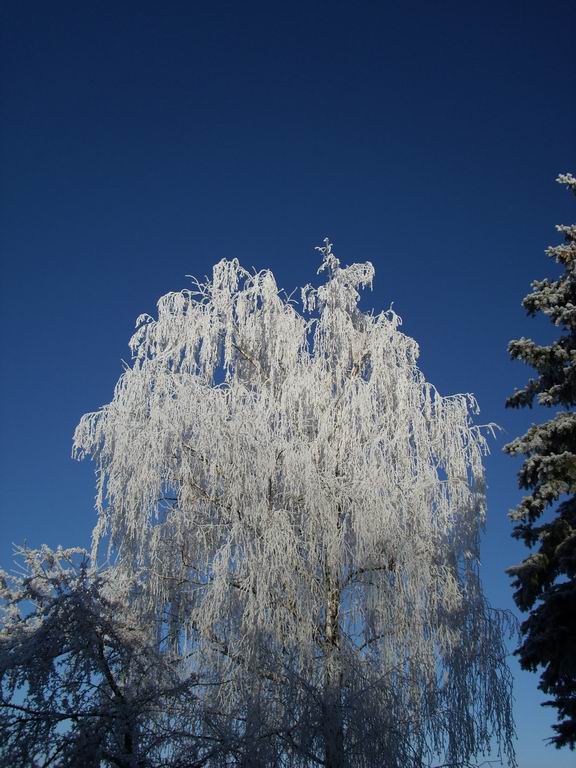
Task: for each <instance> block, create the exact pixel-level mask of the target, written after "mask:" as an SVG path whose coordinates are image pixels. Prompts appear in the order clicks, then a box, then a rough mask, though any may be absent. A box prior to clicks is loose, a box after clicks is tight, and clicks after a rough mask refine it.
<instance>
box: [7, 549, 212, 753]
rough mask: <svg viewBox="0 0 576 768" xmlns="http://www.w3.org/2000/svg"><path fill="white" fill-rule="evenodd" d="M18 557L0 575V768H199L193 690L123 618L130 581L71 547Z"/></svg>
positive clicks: (151, 638)
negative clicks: (16, 564) (11, 570)
mask: <svg viewBox="0 0 576 768" xmlns="http://www.w3.org/2000/svg"><path fill="white" fill-rule="evenodd" d="M18 554H19V556H20V558H21V560H22V561H23V565H22V567H21V568H20V571H19V572H17V573H16V574H14V575H9V574H7V573H5V572H0V597H1V598H2V602H3V615H2V622H1V627H0V694H1V700H0V766H2V768H15V767H16V766H19V768H48V766H52V767H55V766H59V767H60V768H101V767H103V766H109V767H110V768H111V767H112V766H115V767H116V768H160V766H162V768H190V767H191V766H193V765H194V764H195V763H196V765H198V766H200V765H202V764H203V763H202V762H201V759H202V757H203V756H209V755H211V754H213V753H214V751H215V743H214V742H213V741H212V742H209V741H207V740H206V739H205V738H199V734H200V729H199V728H198V727H197V722H196V720H195V718H196V717H197V713H198V711H199V710H198V706H197V705H196V703H195V702H196V701H197V699H198V692H199V689H200V687H201V686H200V682H201V681H199V680H198V679H197V678H194V677H192V676H190V675H185V674H182V669H181V661H180V659H175V658H174V657H173V656H171V655H170V654H167V653H161V652H159V649H158V643H157V638H156V637H155V631H154V622H146V621H144V620H143V619H144V617H143V616H142V615H141V614H139V615H137V614H136V613H135V612H134V611H133V610H132V609H131V603H132V601H133V600H134V598H135V597H137V593H138V589H139V587H138V583H137V580H136V579H134V578H127V574H126V572H125V571H124V572H120V571H119V572H116V571H115V570H114V569H107V570H99V569H96V568H94V567H93V566H91V564H90V561H89V558H88V557H87V555H86V553H85V552H84V551H83V550H81V549H66V550H64V549H58V550H55V551H53V550H50V549H49V548H48V547H42V548H41V549H39V550H30V549H21V550H19V552H18ZM151 630H152V631H151ZM205 732H206V733H207V731H206V729H205ZM219 749H220V745H217V747H216V751H217V750H219Z"/></svg>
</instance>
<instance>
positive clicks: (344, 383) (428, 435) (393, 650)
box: [75, 241, 513, 768]
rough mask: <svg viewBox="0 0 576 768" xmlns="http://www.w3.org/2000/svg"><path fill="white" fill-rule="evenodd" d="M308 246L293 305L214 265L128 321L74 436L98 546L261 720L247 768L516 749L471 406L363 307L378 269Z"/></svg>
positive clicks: (392, 322) (235, 708) (227, 709)
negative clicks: (432, 379)
mask: <svg viewBox="0 0 576 768" xmlns="http://www.w3.org/2000/svg"><path fill="white" fill-rule="evenodd" d="M320 250H321V252H322V256H323V262H322V266H321V268H320V270H319V271H320V272H322V273H323V274H324V276H325V278H326V279H325V282H324V283H323V284H322V285H321V286H320V287H319V288H316V289H315V288H312V287H310V286H308V287H307V288H305V289H304V290H303V292H302V304H303V310H302V312H300V311H298V309H297V306H296V303H295V302H293V301H292V300H290V299H288V298H286V297H285V296H284V295H283V294H282V292H280V291H279V290H278V287H277V285H276V282H275V280H274V276H273V275H272V273H271V272H270V271H268V270H264V271H261V272H258V273H255V274H253V273H250V272H247V271H246V270H244V269H243V268H242V267H241V266H240V265H239V264H238V262H237V261H236V260H232V261H225V260H224V261H221V262H220V263H218V264H217V265H216V266H215V267H214V273H213V278H212V280H211V281H209V282H205V283H198V282H195V284H194V289H193V290H184V291H181V292H178V293H169V294H167V295H166V296H164V297H162V298H161V299H160V301H159V303H158V319H157V320H154V319H152V318H151V317H149V316H141V317H140V318H139V320H138V324H137V330H136V333H135V335H134V337H133V338H132V341H131V349H132V352H133V364H132V366H131V367H130V368H127V370H126V371H125V372H124V373H123V375H122V376H121V378H120V380H119V382H118V385H117V387H116V391H115V394H114V399H113V401H112V402H111V403H110V404H109V405H107V406H106V407H104V408H103V409H102V410H100V411H98V412H96V413H91V414H88V415H86V416H85V417H84V418H83V419H82V421H81V423H80V425H79V426H78V429H77V431H76V435H75V450H76V453H77V455H78V456H84V455H85V454H90V455H91V456H92V457H93V459H94V460H95V462H96V464H97V467H98V496H97V508H98V514H99V521H98V525H97V527H96V529H95V532H94V547H95V550H98V548H100V547H101V545H102V544H103V543H105V545H106V546H107V547H108V550H109V552H110V553H113V554H114V555H115V556H117V557H118V558H119V561H120V563H124V564H125V566H126V567H132V566H133V565H134V564H135V563H136V564H138V566H139V567H144V568H145V569H146V571H147V573H148V581H147V598H146V599H147V601H148V604H147V606H146V608H147V610H149V609H150V606H154V607H155V608H156V610H157V612H158V615H159V616H162V617H163V618H162V621H163V622H164V624H165V625H166V626H169V627H171V628H172V634H171V637H172V641H173V643H174V644H175V645H176V646H177V647H178V651H179V652H180V653H181V654H182V655H183V656H186V658H187V663H188V664H189V665H190V667H191V668H193V669H195V670H199V669H202V670H204V671H205V672H206V671H209V672H210V673H211V674H212V676H213V678H212V679H213V680H214V683H215V684H214V685H213V686H211V687H210V688H207V689H206V694H205V696H206V700H207V701H208V700H210V701H211V702H212V705H214V702H215V701H217V702H218V703H219V706H220V710H221V711H222V712H224V713H228V715H229V716H230V717H228V716H227V715H224V716H223V717H224V719H225V720H226V728H228V729H232V731H233V732H234V733H240V732H241V733H242V734H243V735H244V736H246V734H252V735H253V746H252V758H251V760H252V762H251V763H250V764H251V765H278V766H280V765H290V766H300V765H301V766H308V765H314V764H316V763H318V764H324V765H326V766H328V767H329V768H334V767H336V766H344V765H351V766H370V767H373V766H376V765H386V766H389V767H390V768H392V767H393V766H425V765H429V764H430V765H431V764H433V761H434V760H435V756H436V755H438V754H440V755H445V756H446V759H447V760H448V761H449V762H450V763H451V764H460V763H463V762H464V761H466V760H469V759H470V758H472V757H473V756H474V755H477V754H479V753H481V752H482V751H484V750H487V749H489V748H490V746H491V745H492V746H493V745H494V743H497V744H499V745H500V747H501V748H502V749H503V750H504V751H505V752H506V754H507V755H508V757H509V758H511V759H512V760H513V758H512V757H511V736H512V723H511V711H510V678H509V673H508V671H507V668H506V665H505V661H504V655H505V650H504V646H503V640H502V635H503V632H504V629H505V628H504V626H503V624H504V622H503V620H502V618H501V617H499V615H497V614H496V613H495V612H492V611H491V610H490V609H489V608H488V606H487V605H486V602H485V599H484V597H483V595H482V592H481V588H480V584H479V581H478V539H479V530H480V528H481V526H482V521H483V517H484V494H483V470H482V456H483V454H484V453H485V451H486V443H485V439H484V437H483V435H482V433H481V432H480V430H479V429H478V427H476V426H474V425H473V424H472V422H471V418H470V414H471V413H474V412H475V411H476V404H475V401H474V400H473V398H472V397H470V396H467V395H456V396H452V397H441V396H440V395H439V394H438V392H437V391H436V390H435V389H434V387H433V386H431V385H430V384H428V383H427V382H426V381H425V380H424V377H423V376H422V374H421V372H420V371H419V369H418V367H417V364H416V361H417V357H418V346H417V344H416V342H415V341H414V340H413V339H411V338H409V337H407V336H405V335H404V334H403V333H402V332H401V331H400V330H399V326H400V319H399V318H398V316H397V315H395V314H394V312H392V311H391V310H390V311H388V312H384V313H382V314H378V315H372V314H366V313H363V312H362V311H360V309H359V308H358V300H359V292H358V291H359V289H360V288H362V287H364V286H368V285H370V284H371V281H372V278H373V275H374V270H373V267H372V265H371V264H370V263H366V264H353V265H352V266H349V267H346V268H343V267H341V266H340V263H339V261H338V259H336V257H335V256H334V254H333V253H332V249H331V245H330V243H329V242H328V241H325V246H324V247H323V248H321V249H320ZM223 722H224V721H223ZM222 727H223V728H224V725H223V726H222ZM256 745H258V747H257V748H256ZM237 759H238V761H239V762H238V764H244V763H242V759H243V758H241V757H240V756H239V757H237ZM254 761H255V762H254ZM216 764H217V763H214V765H216Z"/></svg>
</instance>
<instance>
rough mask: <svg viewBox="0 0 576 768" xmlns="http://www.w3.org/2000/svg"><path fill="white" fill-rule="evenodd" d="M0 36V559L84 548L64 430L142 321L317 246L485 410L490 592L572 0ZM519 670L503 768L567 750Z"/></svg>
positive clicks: (442, 376) (124, 15) (547, 225)
mask: <svg viewBox="0 0 576 768" xmlns="http://www.w3.org/2000/svg"><path fill="white" fill-rule="evenodd" d="M0 28H1V32H0V34H1V39H0V57H1V58H0V61H1V88H2V96H1V110H2V114H1V115H0V151H1V158H0V162H1V168H2V174H1V180H0V185H1V186H0V195H1V201H0V202H1V208H0V248H1V253H2V281H1V291H2V293H1V298H0V312H1V323H0V329H1V333H2V377H1V379H0V387H1V398H0V406H1V409H2V414H1V424H2V438H1V472H2V478H1V489H0V493H1V497H0V501H1V515H2V532H3V536H2V540H1V543H0V562H1V563H2V564H3V565H4V566H6V565H8V564H9V562H10V559H11V547H12V542H15V543H22V542H23V541H27V542H28V543H29V544H30V545H34V546H35V545H38V544H40V543H42V542H47V543H49V544H52V545H54V544H57V543H62V544H67V545H71V544H77V543H87V542H88V539H89V534H90V531H91V528H92V525H93V523H94V512H93V509H92V504H93V496H94V483H93V475H92V467H91V466H90V465H89V464H87V463H86V464H77V463H75V462H74V461H72V459H71V458H70V448H71V435H72V431H73V429H74V426H75V424H76V423H77V421H78V419H79V418H80V416H81V415H82V414H83V413H84V412H85V411H88V410H94V409H96V408H98V407H99V406H100V405H102V404H103V403H105V402H107V401H108V400H109V399H110V398H111V396H112V389H113V386H114V383H115V381H116V379H117V377H118V375H119V373H120V371H121V359H127V358H128V355H129V351H128V348H127V342H128V339H129V337H130V335H131V332H132V329H133V324H134V320H135V318H136V317H137V316H138V315H139V314H140V313H141V312H150V313H153V311H154V306H155V302H156V300H157V299H158V297H159V296H160V295H162V294H163V293H165V292H166V291H168V290H175V289H179V288H183V287H186V285H187V280H186V277H185V275H187V274H195V275H198V276H202V275H204V274H206V273H209V272H210V269H211V266H212V264H213V263H214V262H216V261H218V260H219V259H221V258H222V257H237V258H239V259H240V261H241V262H242V263H243V264H244V265H246V266H255V267H258V268H262V267H266V266H268V267H271V268H272V269H273V270H274V272H275V273H276V275H277V278H278V281H279V283H280V284H281V285H282V286H283V287H285V288H287V289H291V288H293V287H295V286H299V285H303V284H305V283H307V282H309V281H311V280H313V278H314V275H315V272H316V269H317V265H318V257H317V254H316V253H315V251H314V250H313V247H314V246H315V245H318V244H320V243H321V241H322V238H323V237H324V236H325V235H329V236H330V238H331V239H332V240H333V242H334V244H335V246H334V249H335V252H336V253H337V255H338V256H339V257H340V259H341V260H342V261H344V262H346V263H350V262H352V261H364V260H370V261H372V262H373V263H374V265H375V267H376V281H375V286H374V291H373V292H372V293H369V294H367V296H366V298H365V301H364V304H365V306H367V307H370V306H373V307H374V308H375V309H380V308H387V307H388V306H389V304H390V302H391V301H394V308H395V310H396V311H397V312H398V313H399V314H400V315H401V316H402V317H403V318H404V330H405V331H406V332H407V333H409V334H410V335H411V336H413V337H415V338H416V339H417V341H418V342H419V344H420V347H421V366H422V369H423V371H424V373H425V374H426V376H427V378H428V379H429V380H430V381H432V382H433V383H434V384H435V385H436V386H437V387H438V389H439V390H440V391H441V392H442V393H444V394H448V393H453V392H464V391H471V392H474V393H475V394H476V396H477V398H478V400H479V402H480V406H481V409H482V413H481V420H482V421H483V422H496V423H498V424H499V425H500V426H501V427H502V433H501V434H500V435H499V436H498V437H497V439H495V440H494V441H493V442H492V455H491V456H490V457H489V459H488V460H487V479H488V484H489V513H488V524H487V532H486V536H485V540H484V549H483V577H484V582H485V585H486V590H487V593H488V595H489V597H490V599H491V600H492V602H493V603H494V604H496V605H497V606H499V607H512V601H511V590H510V588H509V583H508V578H507V577H506V575H505V574H504V568H505V567H506V566H508V565H510V564H512V563H514V562H516V561H518V560H519V559H520V558H521V557H523V556H524V550H523V549H522V547H521V546H520V545H519V544H517V543H515V542H514V541H513V540H512V539H511V538H510V530H511V526H510V523H509V521H508V519H507V516H506V513H507V511H508V509H509V508H510V507H511V506H513V505H514V503H515V502H516V500H517V499H518V498H519V493H518V490H517V487H516V479H515V471H516V469H517V464H515V463H514V461H513V460H512V459H510V458H509V457H507V456H505V455H504V454H503V453H502V450H501V449H502V446H503V445H504V444H505V442H507V441H508V440H511V439H512V438H513V437H514V436H516V435H517V434H519V433H521V432H522V431H524V429H525V428H526V427H527V426H528V425H529V424H530V423H531V421H533V420H540V419H542V418H544V417H545V416H546V415H547V414H542V413H539V412H537V411H534V412H526V413H524V412H518V411H506V410H505V409H504V407H503V403H504V400H505V398H506V396H507V395H508V394H509V393H511V392H512V390H513V388H514V386H519V385H521V384H522V383H523V382H524V381H525V379H526V378H527V377H528V375H529V370H528V369H525V368H523V366H522V365H520V364H518V363H515V364H513V363H511V362H509V360H508V357H507V353H506V345H507V342H508V341H509V339H511V338H515V337H518V336H521V335H523V334H525V335H535V336H536V337H538V338H539V339H547V338H550V331H549V329H548V328H547V327H546V325H545V324H544V323H541V322H539V321H535V320H529V319H527V318H526V317H525V314H524V312H523V310H522V308H521V307H520V301H521V299H522V297H523V296H524V295H525V293H526V292H527V291H528V290H529V284H530V281H531V280H533V279H535V278H538V277H543V276H545V275H546V274H551V273H553V272H554V267H553V265H552V264H551V263H548V260H547V259H546V257H545V255H544V248H545V247H546V246H547V245H549V244H552V243H556V242H558V237H557V235H556V233H555V231H554V225H555V224H557V223H571V222H573V221H574V218H575V212H574V205H573V202H572V199H571V198H570V196H569V195H568V193H567V192H565V191H564V190H563V188H561V187H560V186H559V185H557V184H555V183H554V179H555V177H556V175H557V174H558V173H559V172H565V171H572V172H575V173H576V162H575V161H576V157H575V149H576V134H575V132H574V123H575V117H576V106H575V100H574V93H575V92H576V54H575V47H574V42H573V41H574V32H575V30H576V6H574V3H573V2H568V1H563V0H559V1H557V2H556V1H554V0H552V1H551V2H549V3H547V4H544V3H542V2H498V3H496V2H486V3H482V4H480V3H475V4H471V3H461V2H439V3H426V2H403V3H391V2H374V3H369V2H358V3H342V2H336V1H335V0H332V2H329V3H328V2H312V1H309V2H306V3H301V2H293V3H284V4H275V3H252V2H245V3H237V2H227V3H226V2H219V1H218V0H216V1H213V2H210V3H200V2H165V3H152V2H147V1H146V0H140V2H138V3H130V2H123V3H111V2H100V3H91V4H88V3H71V2H69V3H67V2H56V3H44V2H43V3H40V2H36V3H34V2H28V1H27V0H21V1H20V2H18V3H11V4H4V7H3V9H2V19H1V24H0ZM514 671H515V678H516V698H517V704H516V717H517V726H518V746H517V750H518V757H519V764H520V766H521V768H540V766H542V765H544V764H546V765H549V766H552V767H553V768H567V766H569V765H570V766H571V765H573V760H574V755H573V754H571V753H570V752H567V751H562V752H557V751H555V750H553V749H551V748H548V747H545V746H544V739H545V738H547V737H548V736H549V735H550V732H549V723H550V722H551V720H552V718H553V713H551V712H547V711H546V710H543V709H542V708H541V707H540V706H539V701H540V698H539V695H538V693H537V691H536V686H537V678H536V676H534V675H529V674H527V673H521V672H519V671H518V669H517V667H516V666H515V665H514Z"/></svg>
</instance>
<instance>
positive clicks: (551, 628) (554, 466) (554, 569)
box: [505, 174, 576, 749]
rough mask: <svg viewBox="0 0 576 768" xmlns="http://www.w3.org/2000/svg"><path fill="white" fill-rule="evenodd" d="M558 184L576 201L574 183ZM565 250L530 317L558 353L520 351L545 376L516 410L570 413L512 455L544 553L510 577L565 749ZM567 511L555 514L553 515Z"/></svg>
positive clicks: (570, 336) (569, 497)
mask: <svg viewBox="0 0 576 768" xmlns="http://www.w3.org/2000/svg"><path fill="white" fill-rule="evenodd" d="M557 181H558V182H559V183H561V184H564V185H566V187H567V188H568V189H569V190H571V191H572V192H573V193H574V194H576V178H574V176H572V175H571V174H565V175H561V176H559V177H558V179H557ZM557 230H558V231H559V232H561V233H562V234H563V235H564V238H565V243H563V244H562V245H557V246H554V247H551V248H548V249H547V251H546V253H547V254H548V255H549V256H551V257H553V258H554V259H555V260H556V261H557V262H558V263H559V264H561V265H562V267H563V269H564V271H563V273H562V275H561V276H560V277H559V278H558V279H556V280H549V279H544V280H537V281H535V282H534V283H533V284H532V292H531V293H530V294H529V295H528V296H526V298H525V299H524V301H523V306H524V307H525V308H526V310H527V311H528V314H529V315H530V316H534V315H536V313H537V312H542V313H543V314H545V315H546V316H547V317H549V318H550V320H551V321H552V322H553V323H554V325H556V326H558V327H559V328H560V329H561V334H560V337H559V338H558V339H557V340H556V341H554V343H552V344H550V345H539V344H536V343H535V342H534V341H532V340H531V339H525V338H521V339H517V340H515V341H511V342H510V345H509V347H508V349H509V352H510V356H511V357H512V359H514V360H522V361H523V362H525V363H528V364H529V365H531V366H532V367H533V368H534V369H535V370H536V373H537V376H536V377H535V378H531V379H530V380H529V381H528V383H527V384H526V386H525V387H523V388H522V389H520V390H517V391H516V392H515V393H514V394H513V395H512V396H511V397H510V398H509V399H508V401H507V403H506V404H507V406H508V407H511V408H518V407H523V406H529V407H532V405H533V403H534V401H536V403H538V404H539V405H544V406H547V407H553V406H557V407H560V408H562V410H561V411H560V412H559V413H557V414H556V415H555V416H554V417H553V418H552V419H550V420H549V421H546V422H545V423H544V424H538V425H533V426H531V427H530V429H529V430H528V431H527V432H526V434H525V435H524V436H523V437H520V438H518V439H516V440H514V441H513V442H512V443H510V444H509V445H507V446H506V449H505V450H506V451H507V452H508V453H510V454H512V455H517V454H523V455H524V456H526V460H525V461H524V464H523V465H522V468H521V470H520V473H519V476H518V480H519V485H520V487H521V488H524V489H526V490H529V491H530V495H528V496H525V497H524V498H523V499H522V501H521V502H520V504H519V505H518V507H517V508H516V509H515V510H513V511H512V512H511V517H512V519H513V520H514V521H515V527H514V533H513V535H514V536H515V537H516V538H517V539H521V540H522V541H524V542H525V544H526V545H527V546H528V547H530V548H534V551H533V552H532V553H531V554H530V555H529V556H528V557H527V558H526V559H525V560H524V561H523V562H522V563H520V564H519V565H516V566H514V567H512V568H509V569H508V573H509V574H510V575H511V576H512V577H513V579H514V581H513V584H514V587H515V593H514V599H515V601H516V604H517V605H518V607H519V608H521V609H522V610H523V611H529V612H530V615H529V617H528V619H526V621H525V622H524V623H523V624H522V634H523V642H522V644H521V646H520V647H519V648H518V650H517V651H516V653H517V654H518V656H519V657H520V663H521V665H522V667H523V669H528V670H531V671H536V670H537V669H538V668H539V667H543V668H544V671H543V672H542V675H541V679H540V684H539V687H540V689H541V690H542V691H543V692H544V693H545V694H547V695H549V696H551V699H550V700H549V701H547V702H545V703H546V704H547V705H548V706H553V707H556V708H557V709H558V723H557V724H556V725H554V726H553V727H554V730H555V731H556V735H555V736H554V737H553V738H552V740H551V741H552V742H553V743H554V744H555V746H556V747H564V746H569V747H570V748H571V749H574V746H575V744H576V496H575V494H576V412H574V410H573V407H574V405H576V225H572V226H563V225H561V226H558V227H557ZM556 502H560V503H559V504H558V506H557V507H556V509H555V511H552V510H551V509H550V508H551V507H552V506H553V505H555V504H556Z"/></svg>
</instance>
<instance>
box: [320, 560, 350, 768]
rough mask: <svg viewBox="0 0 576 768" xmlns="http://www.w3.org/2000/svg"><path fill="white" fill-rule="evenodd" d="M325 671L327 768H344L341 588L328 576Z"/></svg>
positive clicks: (324, 713) (325, 751)
mask: <svg viewBox="0 0 576 768" xmlns="http://www.w3.org/2000/svg"><path fill="white" fill-rule="evenodd" d="M326 578H327V586H328V606H327V611H326V626H325V636H326V669H325V678H324V712H323V717H324V722H323V737H324V761H325V766H326V768H344V765H345V762H344V728H343V723H342V659H341V655H340V625H339V620H338V614H339V610H340V585H339V583H338V579H337V578H336V577H334V576H333V575H330V574H329V573H327V574H326Z"/></svg>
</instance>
